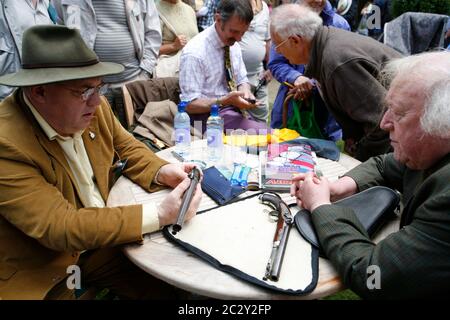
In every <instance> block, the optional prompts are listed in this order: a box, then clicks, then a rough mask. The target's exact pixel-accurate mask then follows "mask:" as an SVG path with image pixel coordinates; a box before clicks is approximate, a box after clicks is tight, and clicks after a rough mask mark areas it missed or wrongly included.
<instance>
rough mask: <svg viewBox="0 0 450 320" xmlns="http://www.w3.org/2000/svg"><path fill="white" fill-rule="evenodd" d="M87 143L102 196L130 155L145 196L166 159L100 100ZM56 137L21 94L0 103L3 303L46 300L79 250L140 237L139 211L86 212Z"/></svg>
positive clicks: (133, 173)
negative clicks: (119, 163) (48, 132)
mask: <svg viewBox="0 0 450 320" xmlns="http://www.w3.org/2000/svg"><path fill="white" fill-rule="evenodd" d="M83 141H84V144H85V147H86V151H87V154H88V156H89V159H90V161H91V164H92V169H93V171H94V175H95V179H96V182H97V185H98V188H99V190H100V193H101V195H102V197H103V199H104V200H105V202H106V199H107V198H108V194H109V189H108V185H109V181H108V179H109V178H108V172H109V169H110V167H111V165H112V163H113V162H114V161H115V159H114V150H115V151H116V152H117V154H118V155H119V157H120V158H121V159H124V158H128V165H127V169H126V170H125V172H124V174H125V175H126V176H128V177H129V178H130V179H132V180H133V181H134V182H136V183H137V184H139V185H140V186H142V187H143V188H145V189H146V190H147V191H154V190H156V189H157V187H156V186H155V185H152V186H150V182H151V181H153V178H154V176H155V174H156V172H157V171H158V170H159V168H160V167H161V166H162V165H164V164H166V163H167V162H165V161H163V160H161V159H160V158H158V157H157V156H155V155H154V154H153V153H152V152H151V151H149V150H148V149H147V147H146V146H145V145H144V144H142V143H140V142H138V141H137V140H135V139H134V138H133V136H132V135H131V134H129V133H128V132H127V131H126V130H125V129H123V127H122V126H121V125H120V124H119V122H118V121H117V120H116V119H115V117H114V115H113V113H112V112H111V110H110V107H109V105H108V104H107V103H106V100H105V99H103V100H102V103H101V105H100V106H99V108H98V109H97V111H96V117H94V119H93V120H92V122H91V125H90V126H89V128H87V129H86V130H85V132H84V133H83ZM78 194H79V192H78V190H77V186H76V184H75V182H74V177H73V175H72V173H71V171H70V168H69V165H68V163H67V161H66V159H65V157H64V154H63V152H62V149H61V148H60V146H59V144H58V142H57V141H56V140H53V141H49V140H48V138H47V137H46V136H45V133H44V132H43V131H42V130H41V128H40V127H39V125H38V123H37V122H36V120H35V119H34V117H33V116H32V114H31V112H30V110H29V109H28V107H27V106H26V105H25V103H24V101H23V99H22V92H21V90H20V89H19V90H17V91H16V92H15V93H14V94H13V95H11V96H9V97H8V98H7V99H6V100H4V101H3V102H2V103H1V104H0V252H1V255H0V300H1V299H42V298H44V297H45V295H46V294H47V292H48V291H49V290H50V289H51V288H52V287H53V286H54V285H56V284H57V283H58V282H59V281H64V278H65V277H66V276H67V275H68V274H67V273H66V270H67V267H68V266H69V265H72V264H76V263H77V261H78V257H79V252H80V251H82V250H89V249H95V248H99V247H107V246H115V245H118V244H122V243H127V242H133V241H141V240H142V235H141V232H142V206H141V205H133V206H124V207H116V208H83V207H82V204H81V201H80V198H79V195H78Z"/></svg>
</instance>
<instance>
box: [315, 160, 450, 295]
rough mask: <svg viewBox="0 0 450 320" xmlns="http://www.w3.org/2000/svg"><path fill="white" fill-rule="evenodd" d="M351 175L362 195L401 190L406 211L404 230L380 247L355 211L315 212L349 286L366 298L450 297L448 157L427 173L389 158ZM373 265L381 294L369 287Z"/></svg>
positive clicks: (318, 227)
mask: <svg viewBox="0 0 450 320" xmlns="http://www.w3.org/2000/svg"><path fill="white" fill-rule="evenodd" d="M347 176H349V177H351V178H353V179H354V180H355V181H356V183H357V185H358V187H359V189H360V190H364V189H367V188H369V187H372V186H375V185H386V186H388V187H391V188H394V189H397V190H399V191H401V192H402V194H403V197H402V202H403V204H404V209H403V212H402V217H401V225H400V230H399V231H398V232H396V233H393V234H391V235H389V236H388V237H386V238H385V239H384V240H383V241H381V242H379V243H378V244H377V245H375V244H374V243H372V241H370V239H369V237H368V235H367V233H366V231H365V230H364V228H363V227H362V225H361V224H360V223H359V221H358V220H357V218H356V216H355V214H354V212H353V211H352V210H351V209H349V208H338V207H336V206H334V205H323V206H320V207H318V208H317V209H316V210H314V211H313V213H312V219H313V222H314V225H315V227H316V230H317V233H318V237H319V240H320V243H321V245H322V247H323V248H324V251H325V253H326V255H327V256H328V257H329V259H330V260H331V262H332V263H333V265H334V266H335V267H336V268H337V270H338V272H339V274H340V276H341V277H342V279H343V281H344V283H345V285H346V286H348V287H350V288H351V289H352V290H353V291H355V292H356V293H357V294H359V295H360V296H362V297H364V298H381V299H405V298H432V297H438V298H444V297H450V183H449V182H450V154H447V155H446V156H445V157H444V158H443V159H441V160H440V161H439V163H437V164H436V165H435V166H434V167H432V168H430V169H428V170H425V171H415V170H410V169H408V168H406V167H405V166H404V165H401V164H400V163H398V162H397V161H396V160H395V159H394V157H393V155H392V154H387V155H383V156H379V157H375V158H372V159H370V160H368V161H367V162H365V163H363V164H362V165H360V166H358V167H357V168H355V169H353V170H351V171H350V172H349V173H348V174H347ZM371 265H375V266H378V267H379V270H380V276H381V277H380V283H379V284H380V288H379V289H372V290H371V289H369V288H368V286H367V280H368V277H369V276H371V275H372V274H373V272H368V267H369V266H371ZM369 282H370V283H373V282H372V281H371V279H369Z"/></svg>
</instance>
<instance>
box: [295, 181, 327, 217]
mask: <svg viewBox="0 0 450 320" xmlns="http://www.w3.org/2000/svg"><path fill="white" fill-rule="evenodd" d="M294 179H296V180H295V182H294V181H293V185H292V186H291V195H293V196H296V197H297V205H298V206H299V207H302V208H305V209H307V210H309V211H310V212H312V211H313V210H314V209H316V208H317V207H319V206H321V205H324V204H330V203H331V202H330V186H329V183H328V179H327V178H321V179H319V178H318V177H316V176H314V174H313V173H311V172H309V173H306V174H302V175H301V178H300V177H299V176H297V177H295V178H294ZM294 179H293V180H294Z"/></svg>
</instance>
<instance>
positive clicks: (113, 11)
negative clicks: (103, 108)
mask: <svg viewBox="0 0 450 320" xmlns="http://www.w3.org/2000/svg"><path fill="white" fill-rule="evenodd" d="M92 6H93V7H94V11H95V15H96V21H97V30H98V31H97V37H96V39H95V44H94V51H95V52H96V53H97V55H98V57H99V59H100V60H101V61H108V62H116V63H121V64H122V65H123V66H124V67H125V70H124V71H123V72H122V73H120V74H117V75H112V76H106V77H104V78H103V81H104V82H106V83H117V82H122V81H127V80H131V79H133V78H134V77H136V76H137V75H138V74H139V73H140V72H141V68H140V67H139V59H138V58H137V56H136V50H135V48H134V44H133V38H132V37H131V33H130V31H129V28H128V22H127V18H126V12H125V3H124V1H123V0H108V1H105V0H92Z"/></svg>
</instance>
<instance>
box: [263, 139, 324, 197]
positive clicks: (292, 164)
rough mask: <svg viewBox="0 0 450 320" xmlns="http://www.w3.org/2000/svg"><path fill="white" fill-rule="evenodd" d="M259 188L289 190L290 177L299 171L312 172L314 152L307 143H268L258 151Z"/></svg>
mask: <svg viewBox="0 0 450 320" xmlns="http://www.w3.org/2000/svg"><path fill="white" fill-rule="evenodd" d="M259 160H260V167H259V181H258V185H259V189H261V190H272V191H289V190H290V187H291V184H292V178H293V177H294V176H295V175H296V174H299V173H306V172H314V171H315V170H316V166H317V158H316V154H315V153H314V152H313V151H312V150H311V147H310V146H309V145H307V144H302V143H295V144H270V145H269V146H268V148H267V151H266V152H261V153H260V158H259Z"/></svg>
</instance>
